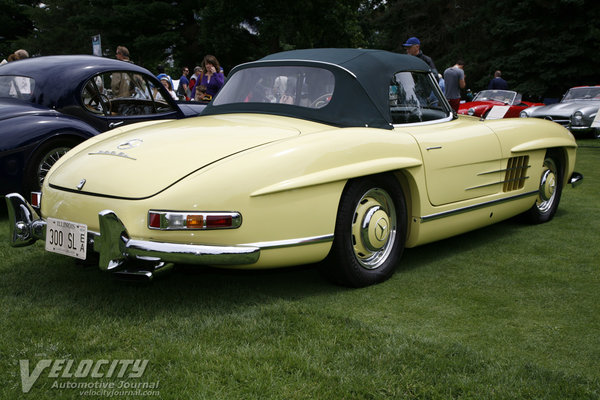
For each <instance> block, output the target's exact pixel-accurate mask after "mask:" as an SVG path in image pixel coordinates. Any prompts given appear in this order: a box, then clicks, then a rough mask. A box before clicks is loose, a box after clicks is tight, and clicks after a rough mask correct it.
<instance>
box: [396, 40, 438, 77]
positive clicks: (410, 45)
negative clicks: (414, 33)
mask: <svg viewBox="0 0 600 400" xmlns="http://www.w3.org/2000/svg"><path fill="white" fill-rule="evenodd" d="M402 46H403V47H404V48H405V49H406V54H410V55H411V56H415V57H417V58H420V59H421V60H423V61H425V62H426V63H427V65H429V68H431V72H433V75H434V76H435V77H436V78H437V77H438V70H437V68H436V67H435V64H434V63H433V60H432V59H431V57H429V56H426V55H425V54H423V52H422V51H421V41H420V40H419V39H418V38H416V37H411V38H408V40H407V41H406V42H405V43H404V44H402Z"/></svg>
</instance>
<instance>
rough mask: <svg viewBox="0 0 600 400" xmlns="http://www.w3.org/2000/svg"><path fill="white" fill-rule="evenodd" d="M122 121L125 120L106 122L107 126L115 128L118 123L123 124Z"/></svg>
mask: <svg viewBox="0 0 600 400" xmlns="http://www.w3.org/2000/svg"><path fill="white" fill-rule="evenodd" d="M123 122H125V121H119V122H111V123H110V124H108V127H109V128H110V129H112V128H116V127H117V126H119V125H122V124H123Z"/></svg>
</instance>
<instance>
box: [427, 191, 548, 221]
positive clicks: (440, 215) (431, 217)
mask: <svg viewBox="0 0 600 400" xmlns="http://www.w3.org/2000/svg"><path fill="white" fill-rule="evenodd" d="M537 195H538V191H537V190H534V191H532V192H527V193H521V194H518V195H516V196H511V197H505V198H503V199H498V200H492V201H486V202H485V203H479V204H474V205H472V206H468V207H461V208H457V209H454V210H449V211H444V212H441V213H437V214H431V215H426V216H423V217H421V222H429V221H434V220H436V219H440V218H446V217H451V216H453V215H456V214H462V213H466V212H469V211H473V210H477V209H479V208H485V207H489V206H492V205H494V204H501V203H506V202H509V201H513V200H518V199H522V198H524V197H530V196H537Z"/></svg>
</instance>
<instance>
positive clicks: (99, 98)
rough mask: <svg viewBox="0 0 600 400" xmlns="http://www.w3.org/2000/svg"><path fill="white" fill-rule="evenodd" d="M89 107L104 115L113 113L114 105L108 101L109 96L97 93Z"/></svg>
mask: <svg viewBox="0 0 600 400" xmlns="http://www.w3.org/2000/svg"><path fill="white" fill-rule="evenodd" d="M88 107H90V108H91V109H93V110H99V111H100V112H103V113H104V114H110V113H111V111H112V104H111V102H110V100H109V99H108V96H106V95H105V94H101V93H97V94H96V95H95V96H94V97H92V98H91V99H90V102H89V103H88Z"/></svg>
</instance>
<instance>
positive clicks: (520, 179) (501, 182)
mask: <svg viewBox="0 0 600 400" xmlns="http://www.w3.org/2000/svg"><path fill="white" fill-rule="evenodd" d="M525 179H529V177H528V176H524V177H523V178H515V179H506V180H503V181H498V182H492V183H486V184H485V185H479V186H473V187H470V188H466V189H465V190H473V189H479V188H483V187H488V186H494V185H500V184H504V183H509V182H517V181H522V180H525Z"/></svg>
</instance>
